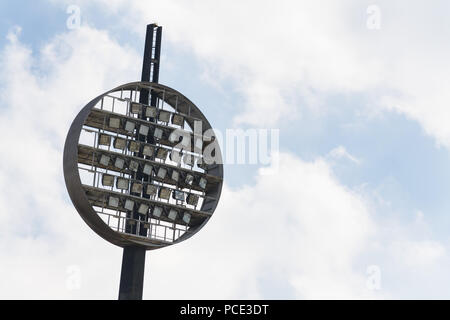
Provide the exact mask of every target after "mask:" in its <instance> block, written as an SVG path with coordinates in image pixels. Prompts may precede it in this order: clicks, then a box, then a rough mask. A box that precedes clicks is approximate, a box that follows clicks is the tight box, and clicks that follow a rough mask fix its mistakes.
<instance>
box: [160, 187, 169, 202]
mask: <svg viewBox="0 0 450 320" xmlns="http://www.w3.org/2000/svg"><path fill="white" fill-rule="evenodd" d="M170 193H171V191H170V189H169V188H161V189H159V197H160V198H161V199H164V200H169V198H170Z"/></svg>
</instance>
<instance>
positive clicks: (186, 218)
mask: <svg viewBox="0 0 450 320" xmlns="http://www.w3.org/2000/svg"><path fill="white" fill-rule="evenodd" d="M183 221H184V223H186V224H189V222H191V214H190V213H187V212H186V213H185V214H184V215H183Z"/></svg>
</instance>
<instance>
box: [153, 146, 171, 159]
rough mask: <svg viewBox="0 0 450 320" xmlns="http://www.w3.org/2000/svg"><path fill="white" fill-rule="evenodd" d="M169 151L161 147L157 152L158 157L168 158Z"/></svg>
mask: <svg viewBox="0 0 450 320" xmlns="http://www.w3.org/2000/svg"><path fill="white" fill-rule="evenodd" d="M167 153H169V151H168V150H166V149H164V148H159V149H158V152H157V153H156V158H158V159H162V160H165V159H166V158H167Z"/></svg>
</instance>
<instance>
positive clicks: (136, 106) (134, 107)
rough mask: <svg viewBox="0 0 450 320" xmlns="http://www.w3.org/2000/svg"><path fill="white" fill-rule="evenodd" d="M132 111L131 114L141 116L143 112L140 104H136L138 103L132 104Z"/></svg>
mask: <svg viewBox="0 0 450 320" xmlns="http://www.w3.org/2000/svg"><path fill="white" fill-rule="evenodd" d="M130 109H131V110H130V111H131V113H134V114H140V113H141V110H142V106H141V105H140V104H139V103H136V102H132V103H131V108H130Z"/></svg>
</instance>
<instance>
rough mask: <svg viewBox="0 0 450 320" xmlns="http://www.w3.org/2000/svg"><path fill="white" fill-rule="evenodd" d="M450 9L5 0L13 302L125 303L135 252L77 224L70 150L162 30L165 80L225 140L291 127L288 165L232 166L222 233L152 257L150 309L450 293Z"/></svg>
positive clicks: (1, 32) (4, 190)
mask: <svg viewBox="0 0 450 320" xmlns="http://www.w3.org/2000/svg"><path fill="white" fill-rule="evenodd" d="M71 5H75V6H78V8H80V10H81V16H80V17H81V25H80V27H79V28H75V29H69V28H68V25H67V21H68V19H69V22H70V16H71V14H70V13H69V14H68V13H67V9H68V7H69V6H71ZM374 10H375V12H376V10H379V12H380V18H381V20H380V21H379V22H380V24H379V26H380V28H379V29H372V28H370V26H372V27H373V20H372V19H373V18H374ZM449 12H450V3H449V2H448V1H444V0H442V1H438V0H436V1H433V2H432V3H429V2H425V1H404V0H398V1H395V2H393V1H381V0H380V1H370V2H369V1H350V0H345V1H339V2H337V1H331V0H330V1H308V2H307V1H298V0H296V1H261V0H258V1H256V0H246V1H240V2H239V3H238V2H236V3H234V2H232V3H230V1H206V0H205V1H197V0H193V1H189V2H188V1H139V0H133V1H124V0H114V1H111V0H109V1H106V0H96V1H82V0H80V1H75V0H70V1H51V0H47V1H46V0H42V1H31V0H21V1H14V2H10V1H8V2H7V1H2V2H0V136H1V137H2V140H1V141H2V149H1V150H2V151H1V157H0V275H1V277H0V298H3V299H5V298H27V299H40V298H44V299H116V298H117V295H118V286H119V277H120V264H121V255H122V250H121V249H120V248H118V247H114V246H113V245H110V244H109V243H107V242H105V241H103V240H102V239H100V238H99V237H98V236H97V235H96V234H94V233H93V232H92V231H91V230H90V229H89V227H87V226H86V225H85V224H84V222H83V221H82V220H81V219H80V217H79V216H78V214H77V213H76V211H75V209H74V208H73V206H72V204H71V202H70V199H69V198H68V195H67V192H66V189H65V186H64V181H63V176H62V151H63V144H64V140H65V135H66V133H67V131H68V128H69V126H70V124H71V121H72V119H73V118H74V117H75V115H76V114H77V113H78V111H79V110H80V109H81V108H82V107H83V106H84V105H85V104H86V103H87V102H89V101H90V100H91V99H92V98H93V97H95V96H97V95H99V94H100V93H103V92H105V91H107V90H109V89H111V88H113V87H115V86H118V85H120V84H124V83H127V82H132V81H136V80H138V79H140V71H141V63H142V53H143V46H144V35H145V26H146V24H148V23H151V22H157V23H158V24H160V25H162V26H163V45H162V66H161V72H160V82H161V83H163V84H165V85H168V86H170V87H173V88H175V89H176V90H178V91H180V92H183V93H184V94H185V95H186V96H187V97H189V98H190V99H191V100H192V101H193V102H194V103H196V104H197V106H199V107H200V108H201V109H202V111H203V112H204V114H205V115H206V116H207V118H208V119H209V120H210V122H211V123H212V124H213V126H214V127H215V128H217V129H219V130H221V131H223V132H224V131H225V129H227V128H235V129H236V128H242V129H249V128H268V129H277V128H279V129H280V165H279V167H278V170H277V171H276V174H270V172H268V170H269V169H270V168H268V167H266V166H258V165H226V166H225V187H224V190H223V193H222V199H221V202H220V205H219V206H218V208H217V211H216V212H215V215H214V217H213V218H212V219H211V220H210V222H209V223H208V225H207V226H206V227H205V228H204V229H203V230H202V231H201V232H199V233H198V234H197V235H196V236H195V237H193V238H192V239H190V240H189V241H186V242H183V243H181V244H179V245H176V246H173V247H170V248H165V249H163V250H159V251H156V252H149V253H148V254H147V264H146V276H145V286H144V297H145V298H147V299H160V298H162V299H166V298H168V299H172V298H177V299H178V298H186V299H191V298H193V299H196V298H208V299H209V298H223V299H231V298H236V299H241V298H242V299H246V298H254V299H256V298H274V299H278V298H284V299H313V298H345V299H347V298H373V299H392V298H400V299H403V298H449V297H450V271H449V270H450V253H449V249H450V247H449V245H450V243H449V236H448V230H450V197H448V190H450V163H449V158H450V157H449V155H450V154H449V149H450V125H449V123H450V108H449V105H448V104H449V102H448V101H450V90H449V87H450V81H449V76H448V75H449V74H450V61H449V59H448V57H449V56H450V44H449V42H448V39H449V37H450V23H449V19H448V13H449ZM69 25H70V23H69ZM368 26H369V27H368ZM268 173H269V174H268Z"/></svg>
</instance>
